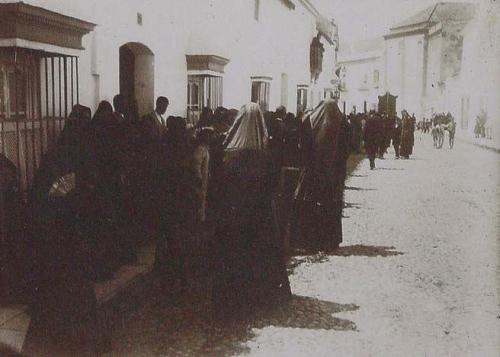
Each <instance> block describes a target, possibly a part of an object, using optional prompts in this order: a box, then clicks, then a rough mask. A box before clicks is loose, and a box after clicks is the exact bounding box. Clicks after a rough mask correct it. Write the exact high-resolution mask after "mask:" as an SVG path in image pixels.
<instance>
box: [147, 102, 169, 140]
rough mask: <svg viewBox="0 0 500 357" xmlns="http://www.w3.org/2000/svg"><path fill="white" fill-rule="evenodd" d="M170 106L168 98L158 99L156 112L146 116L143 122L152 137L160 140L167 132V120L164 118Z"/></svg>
mask: <svg viewBox="0 0 500 357" xmlns="http://www.w3.org/2000/svg"><path fill="white" fill-rule="evenodd" d="M168 105H169V101H168V98H166V97H158V98H157V99H156V107H155V110H154V111H153V112H151V113H149V114H147V115H145V116H144V118H143V121H144V124H145V125H146V127H147V129H148V130H149V131H150V135H152V136H154V137H156V138H157V139H159V138H160V137H161V136H162V135H164V134H165V133H166V132H167V119H166V118H165V117H164V115H165V113H166V112H167V108H168Z"/></svg>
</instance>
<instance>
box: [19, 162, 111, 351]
mask: <svg viewBox="0 0 500 357" xmlns="http://www.w3.org/2000/svg"><path fill="white" fill-rule="evenodd" d="M87 183H88V181H87ZM91 191H92V186H91V185H86V184H83V183H80V184H77V181H76V177H75V173H74V172H68V173H66V174H65V175H64V176H61V177H58V178H57V179H56V180H55V181H54V183H53V185H52V186H51V187H50V189H49V190H48V192H47V193H46V194H45V195H44V197H45V199H44V200H42V201H39V202H36V205H35V206H34V207H35V210H36V211H35V217H36V218H35V222H34V229H35V230H36V232H37V239H36V240H35V241H34V242H33V245H34V247H35V249H34V251H35V256H34V261H35V267H36V275H35V279H34V283H33V292H34V293H33V295H34V298H33V300H32V303H31V306H30V314H31V322H30V326H29V330H28V332H27V336H26V340H25V343H24V346H23V352H24V353H25V354H26V355H28V356H41V357H43V356H47V357H49V356H97V355H98V354H99V353H102V352H104V349H106V348H107V347H109V340H107V337H106V331H105V328H104V324H103V321H100V320H99V318H98V315H97V300H96V296H95V292H94V280H95V279H94V275H93V273H94V270H93V265H94V263H95V262H94V259H93V256H92V242H91V239H92V238H91V237H90V235H89V234H88V231H89V230H91V227H92V223H94V222H91V221H89V220H88V219H87V218H88V217H91V216H92V214H90V215H89V212H92V210H93V207H94V205H95V200H94V195H93V193H92V192H91Z"/></svg>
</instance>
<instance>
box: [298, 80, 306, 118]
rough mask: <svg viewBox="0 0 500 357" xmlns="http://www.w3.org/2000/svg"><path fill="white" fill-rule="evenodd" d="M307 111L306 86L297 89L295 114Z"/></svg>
mask: <svg viewBox="0 0 500 357" xmlns="http://www.w3.org/2000/svg"><path fill="white" fill-rule="evenodd" d="M306 110H307V86H298V87H297V114H298V113H304V112H305V111H306Z"/></svg>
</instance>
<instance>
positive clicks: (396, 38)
mask: <svg viewBox="0 0 500 357" xmlns="http://www.w3.org/2000/svg"><path fill="white" fill-rule="evenodd" d="M475 11H476V5H474V4H469V3H437V4H435V5H433V6H430V7H428V8H427V9H425V10H423V11H421V12H419V13H417V14H416V15H414V16H411V17H409V18H408V19H406V20H404V21H402V22H400V23H398V24H396V25H394V26H393V27H392V28H391V29H390V31H389V33H388V34H387V35H385V36H384V39H385V73H386V77H385V87H386V90H387V91H389V92H391V93H392V94H396V95H398V102H397V104H398V110H401V109H407V110H408V112H409V113H415V115H416V116H417V117H419V118H421V117H423V116H425V117H430V116H431V115H432V114H433V113H435V112H440V111H443V110H444V109H445V108H444V107H443V101H442V97H443V93H444V91H445V86H446V81H447V80H448V79H450V78H453V77H455V76H457V75H458V74H459V73H460V70H461V63H462V51H463V30H464V28H465V26H466V25H467V23H468V22H469V21H471V20H472V19H473V18H474V14H475Z"/></svg>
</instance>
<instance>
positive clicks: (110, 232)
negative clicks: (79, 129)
mask: <svg viewBox="0 0 500 357" xmlns="http://www.w3.org/2000/svg"><path fill="white" fill-rule="evenodd" d="M117 98H119V97H117ZM115 101H116V100H115ZM118 108H120V110H123V108H121V107H120V106H118ZM118 117H119V115H118V114H117V113H116V112H115V113H113V111H112V107H111V104H110V103H109V102H107V101H103V102H101V103H100V104H99V106H98V108H97V111H96V113H95V114H94V117H93V118H92V122H91V130H92V135H93V139H92V142H93V146H94V150H93V152H94V154H95V166H96V168H97V172H98V179H97V182H96V187H95V190H96V195H97V197H99V201H98V202H97V203H96V204H99V206H100V208H99V210H100V211H101V212H102V216H103V218H102V220H101V225H100V234H99V235H100V237H101V239H102V242H101V243H102V244H103V247H102V264H99V270H100V272H99V274H98V275H99V279H100V280H102V279H106V278H109V277H110V276H111V272H112V271H114V270H115V269H117V268H118V267H119V266H121V265H123V264H126V263H129V262H132V261H134V260H135V252H134V247H133V245H132V243H131V240H130V239H128V238H129V236H128V235H124V234H122V232H124V231H126V221H127V220H126V219H125V217H126V211H125V210H124V205H123V202H124V200H123V199H124V195H123V194H124V182H125V177H126V176H125V168H124V157H125V154H126V153H124V147H125V145H124V142H125V135H124V134H125V132H124V128H125V119H124V118H122V119H119V118H118Z"/></svg>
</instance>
